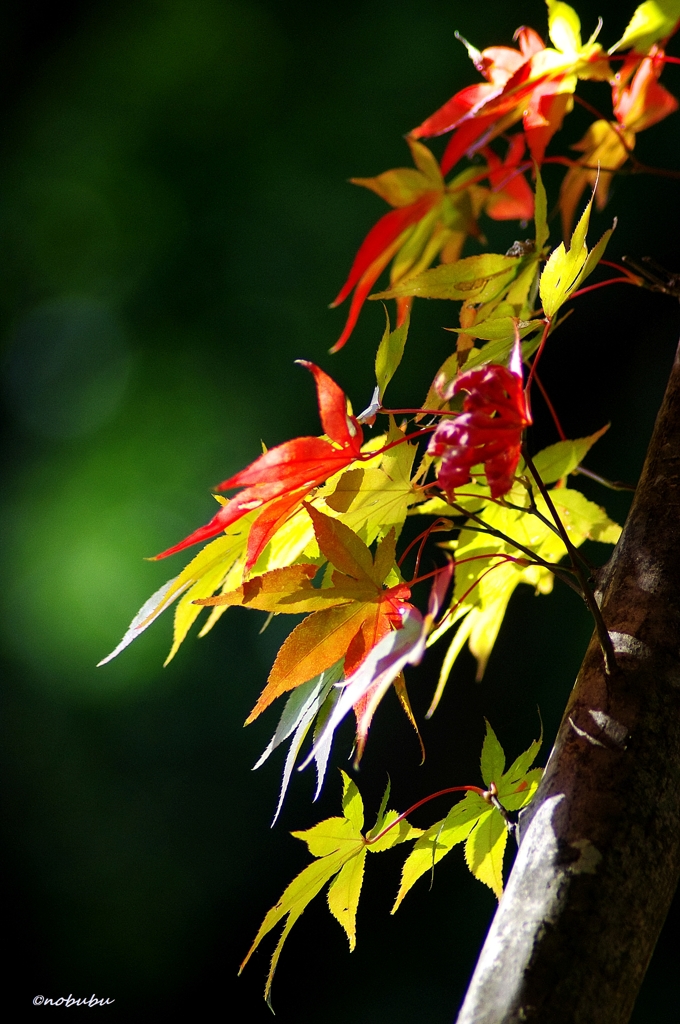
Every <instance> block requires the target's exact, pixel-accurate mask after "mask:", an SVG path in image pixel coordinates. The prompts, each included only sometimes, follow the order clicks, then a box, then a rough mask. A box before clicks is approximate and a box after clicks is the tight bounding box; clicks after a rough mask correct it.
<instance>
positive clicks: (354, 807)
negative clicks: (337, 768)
mask: <svg viewBox="0 0 680 1024" xmlns="http://www.w3.org/2000/svg"><path fill="white" fill-rule="evenodd" d="M340 774H341V775H342V813H343V814H344V815H345V817H346V818H347V819H348V820H349V821H351V823H352V825H353V826H354V828H355V829H356V830H357V832H361V830H362V828H363V827H364V801H363V800H362V799H361V793H360V792H359V790H358V789H357V786H356V783H354V782H353V781H352V779H350V777H349V775H348V774H347V772H343V771H341V772H340ZM312 852H313V851H312Z"/></svg>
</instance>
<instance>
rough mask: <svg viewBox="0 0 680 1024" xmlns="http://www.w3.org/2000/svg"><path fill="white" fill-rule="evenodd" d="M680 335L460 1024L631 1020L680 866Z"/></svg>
mask: <svg viewBox="0 0 680 1024" xmlns="http://www.w3.org/2000/svg"><path fill="white" fill-rule="evenodd" d="M679 517H680V349H679V351H678V354H677V355H676V359H675V362H674V366H673V370H672V373H671V376H670V380H669V384H668V388H667V390H666V395H665V398H664V401H663V404H662V407H661V410H660V412H659V416H658V418H657V422H656V426H655V430H654V435H653V437H652V441H651V443H650V446H649V450H648V453H647V458H646V460H645V466H644V469H643V473H642V479H641V482H640V486H639V487H638V489H637V492H636V495H635V498H634V500H633V505H632V508H631V511H630V514H629V516H628V519H627V521H626V524H625V527H624V530H623V533H622V535H621V538H620V540H619V542H618V544H617V546H616V548H615V550H614V554H613V555H612V558H611V560H610V562H609V563H608V564H607V566H606V567H605V568H604V570H603V571H602V572H601V574H600V580H599V586H598V592H599V598H600V601H601V605H602V610H603V613H604V614H605V616H606V619H607V622H608V623H609V630H610V639H611V642H612V644H613V645H614V646H615V648H616V652H617V656H618V659H619V667H620V671H619V672H618V673H617V675H616V676H615V677H613V678H612V677H610V676H607V674H606V672H605V671H604V667H603V664H602V658H601V656H600V654H599V649H598V648H599V638H598V637H597V636H596V635H594V636H593V638H592V640H591V643H590V645H589V647H588V650H587V652H586V655H585V658H584V661H583V665H582V667H581V671H580V673H579V676H578V679H577V681H576V684H575V686H574V689H573V691H572V693H571V696H570V700H569V704H568V706H567V709H566V711H565V714H564V717H563V720H562V723H561V725H560V729H559V732H558V736H557V740H556V743H555V746H554V748H553V751H552V753H551V755H550V759H549V761H548V766H547V768H546V771H545V775H544V777H543V780H542V781H541V784H540V786H539V788H538V792H537V795H536V797H535V798H534V801H533V802H532V804H531V805H530V807H529V808H528V809H527V810H525V811H523V812H522V813H521V815H520V825H519V831H520V837H519V838H520V846H519V852H518V855H517V859H516V861H515V865H514V867H513V870H512V873H511V876H510V879H509V882H508V886H507V888H506V891H505V894H504V896H503V899H502V901H501V903H500V905H499V909H498V911H497V913H496V916H495V919H494V921H493V923H492V925H491V928H490V930H489V933H488V935H487V939H486V943H485V945H484V949H483V950H482V953H481V955H480V958H479V961H478V964H477V967H476V970H475V973H474V975H473V978H472V981H471V984H470V987H469V989H468V993H467V996H466V998H465V1001H464V1004H463V1006H462V1009H461V1011H460V1015H459V1017H458V1024H473V1022H475V1024H482V1022H484V1024H492V1022H493V1024H511V1022H512V1024H515V1022H517V1021H519V1020H527V1021H528V1020H530V1021H532V1024H574V1021H587V1022H588V1024H625V1022H627V1021H628V1019H629V1016H630V1013H631V1011H632V1008H633V1003H634V1000H635V997H636V995H637V992H638V990H639V987H640V984H641V982H642V978H643V976H644V973H645V971H646V968H647V965H648V963H649V960H650V958H651V955H652V951H653V949H654V945H655V943H656V940H657V937H658V934H659V932H660V930H661V926H662V924H663V921H664V918H665V916H666V913H667V911H668V907H669V905H670V903H671V899H672V897H673V893H674V891H675V887H676V884H677V881H678V878H679V876H680V658H679V656H678V651H680V599H679V597H678V594H679V590H680V588H679V582H680V548H679V546H678V543H677V523H678V518H679Z"/></svg>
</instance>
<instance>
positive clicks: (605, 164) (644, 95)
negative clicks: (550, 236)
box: [560, 46, 678, 238]
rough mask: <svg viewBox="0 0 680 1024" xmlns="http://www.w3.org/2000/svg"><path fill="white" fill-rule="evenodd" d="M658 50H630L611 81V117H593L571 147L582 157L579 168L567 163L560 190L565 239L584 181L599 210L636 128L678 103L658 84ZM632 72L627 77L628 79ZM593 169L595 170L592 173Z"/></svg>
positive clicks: (660, 68)
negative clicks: (613, 117)
mask: <svg viewBox="0 0 680 1024" xmlns="http://www.w3.org/2000/svg"><path fill="white" fill-rule="evenodd" d="M663 67H664V52H663V50H662V49H661V48H660V47H658V46H652V47H651V49H650V52H649V53H648V54H647V55H646V56H645V57H642V58H641V57H640V56H639V55H638V54H636V53H635V52H633V53H632V54H631V55H630V56H629V58H627V59H626V61H625V62H624V65H623V67H622V69H621V70H620V71H619V72H618V73H617V74H616V75H615V77H614V82H613V85H612V92H613V97H612V98H613V104H614V114H615V115H616V121H604V120H598V121H595V122H594V123H593V124H592V125H591V126H590V127H589V128H588V130H587V131H586V133H585V135H584V136H583V138H582V139H581V141H580V142H577V143H576V144H575V145H574V146H572V149H575V150H577V151H580V152H582V153H583V156H582V157H581V159H580V160H579V164H582V165H585V166H581V167H578V166H577V167H570V168H569V170H568V171H567V173H566V175H565V177H564V180H563V182H562V187H561V189H560V210H561V213H562V228H563V233H564V236H565V238H566V236H567V235H568V233H569V231H570V230H571V225H572V223H573V219H574V213H575V210H576V205H577V203H578V201H579V199H580V198H581V195H582V193H583V191H584V189H585V188H586V186H587V185H591V186H592V187H593V188H594V187H595V185H596V184H597V185H598V188H597V193H596V203H597V208H598V210H602V209H603V208H604V206H605V204H606V202H607V198H608V195H609V188H610V185H611V180H612V175H613V173H614V172H615V171H617V170H618V169H619V168H620V167H622V166H623V165H624V164H625V162H626V160H628V158H629V156H630V154H631V153H632V151H633V149H634V148H635V136H636V134H637V133H638V132H641V131H644V129H646V128H650V127H651V126H652V125H654V124H657V123H658V122H659V121H662V120H663V119H664V118H665V117H668V115H669V114H672V113H674V111H676V110H677V109H678V101H677V100H676V98H675V96H672V95H671V93H669V92H668V90H667V89H664V87H663V86H662V85H660V84H659V81H658V79H659V76H660V74H661V72H662V71H663ZM631 76H632V78H631ZM598 169H599V174H598Z"/></svg>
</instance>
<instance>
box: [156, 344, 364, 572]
mask: <svg viewBox="0 0 680 1024" xmlns="http://www.w3.org/2000/svg"><path fill="white" fill-rule="evenodd" d="M298 362H299V363H300V365H301V366H305V367H306V368H307V369H308V370H309V371H310V372H311V373H312V374H313V375H314V383H315V384H316V392H317V398H318V403H319V415H320V418H321V425H322V426H323V429H324V431H325V433H326V437H297V438H295V439H294V440H292V441H286V442H285V443H284V444H280V445H278V446H277V447H276V448H272V449H270V450H269V451H268V452H265V453H264V454H263V455H260V456H259V458H257V459H255V461H254V462H252V463H251V464H250V465H249V466H246V468H245V469H242V470H241V471H240V472H239V473H236V474H235V476H232V477H229V479H228V480H224V481H223V482H222V483H221V484H219V485H218V486H217V487H216V488H215V489H216V490H218V491H227V490H231V488H235V487H241V488H243V490H242V491H241V492H240V493H239V494H237V495H236V496H235V497H233V498H232V499H231V500H230V501H228V502H227V503H226V505H224V506H223V507H222V508H221V509H220V510H219V512H218V513H217V515H215V516H213V518H212V519H211V520H210V522H209V523H206V525H205V526H201V527H200V528H199V529H198V530H194V532H193V533H190V534H189V536H188V537H185V538H184V540H182V541H180V542H179V544H175V545H173V547H171V548H168V549H167V551H162V552H161V554H160V555H156V559H159V558H166V557H167V556H168V555H174V554H175V552H177V551H183V550H184V548H188V547H190V546H191V545H192V544H198V543H200V542H201V541H206V540H210V538H211V537H216V536H217V535H218V534H219V533H221V532H222V531H223V530H225V529H226V528H227V527H228V526H230V525H231V524H232V523H235V522H237V520H239V519H241V518H242V517H243V516H245V515H246V513H248V512H251V511H252V510H253V509H257V508H260V507H262V513H261V514H260V515H258V517H257V519H256V520H255V522H254V523H253V525H252V527H251V529H250V534H249V536H248V552H247V558H246V566H245V571H246V572H248V571H249V570H250V569H252V567H253V566H254V565H255V563H256V561H257V559H258V558H259V556H260V555H261V553H262V551H263V550H264V548H265V546H266V544H267V542H268V541H269V540H270V539H271V538H272V537H273V535H274V534H275V533H276V531H277V529H278V528H279V526H280V525H281V524H282V523H283V522H284V521H285V520H286V519H287V518H288V517H289V516H290V515H291V514H292V512H293V511H294V510H295V509H296V508H297V507H298V505H299V504H300V503H301V502H302V500H303V499H304V498H305V496H306V495H307V494H309V492H310V491H311V490H313V489H314V488H315V487H318V486H319V484H322V483H323V482H324V481H325V480H327V479H328V478H329V477H331V476H333V474H334V473H337V472H338V471H339V470H341V469H344V468H345V466H348V465H349V464H350V463H351V462H353V461H354V459H356V458H358V457H359V456H360V454H361V445H362V441H363V434H362V432H361V427H360V426H359V423H358V422H357V420H356V418H355V417H354V416H350V415H349V414H348V412H347V398H346V396H345V393H344V391H342V389H341V388H340V387H339V386H338V385H337V384H336V383H335V381H334V380H333V379H332V378H331V377H329V376H328V374H326V373H324V372H323V370H321V369H319V367H318V366H315V364H314V363H310V362H307V361H306V360H304V359H299V360H298Z"/></svg>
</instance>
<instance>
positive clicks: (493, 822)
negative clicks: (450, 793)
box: [465, 808, 508, 899]
mask: <svg viewBox="0 0 680 1024" xmlns="http://www.w3.org/2000/svg"><path fill="white" fill-rule="evenodd" d="M507 841H508V830H507V828H506V826H505V822H504V821H503V819H502V818H501V816H500V814H498V812H495V811H494V810H493V808H489V809H488V810H487V812H486V814H482V815H480V817H479V820H478V822H477V826H476V828H474V829H473V831H472V832H471V833H470V835H469V836H468V838H467V841H466V843H465V863H466V864H467V866H468V867H469V869H470V871H471V872H472V874H473V875H474V876H475V878H477V879H479V881H480V882H483V883H484V884H485V885H488V886H489V888H490V889H492V890H493V892H494V893H495V895H496V898H497V899H500V898H501V896H502V895H503V857H504V855H505V847H506V844H507Z"/></svg>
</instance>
